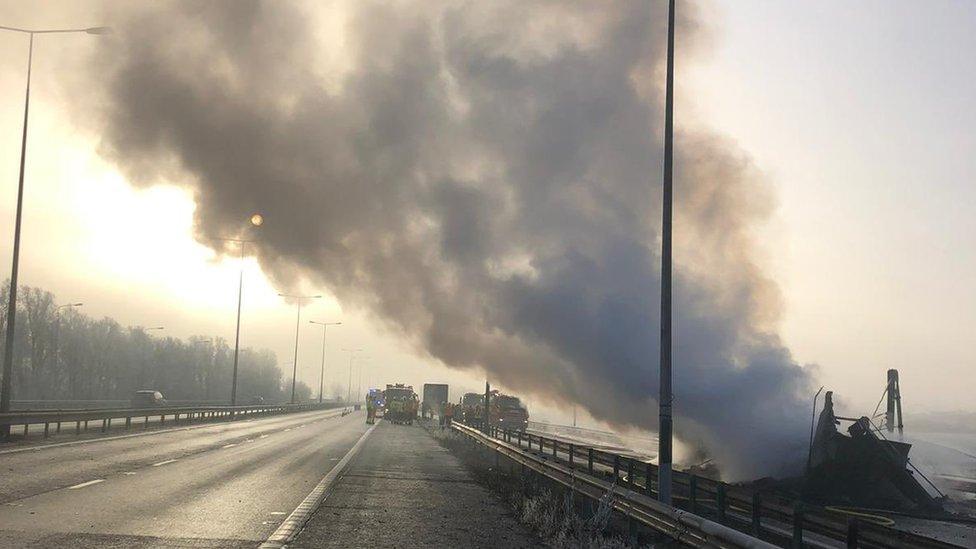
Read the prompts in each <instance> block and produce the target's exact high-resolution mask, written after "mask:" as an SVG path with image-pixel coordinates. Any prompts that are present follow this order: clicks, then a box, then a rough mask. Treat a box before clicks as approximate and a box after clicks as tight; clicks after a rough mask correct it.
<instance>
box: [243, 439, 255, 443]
mask: <svg viewBox="0 0 976 549" xmlns="http://www.w3.org/2000/svg"><path fill="white" fill-rule="evenodd" d="M244 442H245V443H247V442H254V439H253V438H249V439H247V440H245V441H244Z"/></svg>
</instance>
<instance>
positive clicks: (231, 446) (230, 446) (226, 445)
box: [221, 443, 237, 448]
mask: <svg viewBox="0 0 976 549" xmlns="http://www.w3.org/2000/svg"><path fill="white" fill-rule="evenodd" d="M234 446H237V444H233V443H232V444H224V445H223V446H221V448H233V447H234Z"/></svg>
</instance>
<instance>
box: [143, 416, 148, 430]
mask: <svg viewBox="0 0 976 549" xmlns="http://www.w3.org/2000/svg"><path fill="white" fill-rule="evenodd" d="M142 428H143V429H148V428H149V416H146V419H145V421H143V422H142Z"/></svg>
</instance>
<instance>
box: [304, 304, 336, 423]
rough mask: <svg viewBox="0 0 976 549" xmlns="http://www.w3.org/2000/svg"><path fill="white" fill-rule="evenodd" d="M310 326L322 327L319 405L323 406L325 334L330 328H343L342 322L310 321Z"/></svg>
mask: <svg viewBox="0 0 976 549" xmlns="http://www.w3.org/2000/svg"><path fill="white" fill-rule="evenodd" d="M308 323H309V324H317V325H319V326H321V327H322V369H321V370H319V404H322V384H323V382H324V381H325V334H326V332H328V331H329V326H341V325H342V322H316V321H315V320H309V321H308Z"/></svg>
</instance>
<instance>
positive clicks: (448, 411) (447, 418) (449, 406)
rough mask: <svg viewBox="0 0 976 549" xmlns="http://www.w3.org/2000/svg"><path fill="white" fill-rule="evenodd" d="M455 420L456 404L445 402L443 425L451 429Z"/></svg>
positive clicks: (442, 417) (442, 414)
mask: <svg viewBox="0 0 976 549" xmlns="http://www.w3.org/2000/svg"><path fill="white" fill-rule="evenodd" d="M453 419H454V403H453V402H445V403H444V407H443V411H442V412H441V425H443V426H447V427H450V426H451V421H453Z"/></svg>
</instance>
